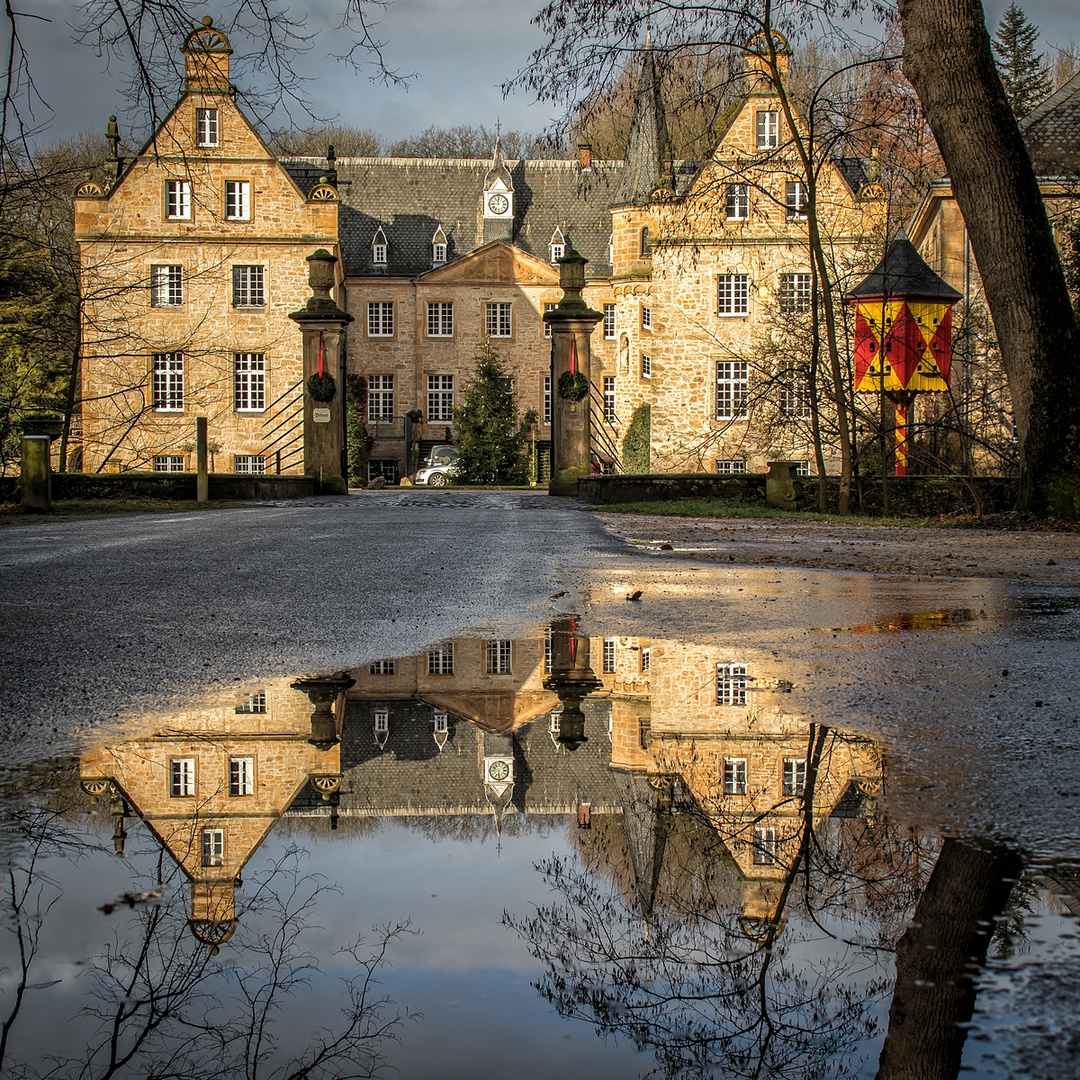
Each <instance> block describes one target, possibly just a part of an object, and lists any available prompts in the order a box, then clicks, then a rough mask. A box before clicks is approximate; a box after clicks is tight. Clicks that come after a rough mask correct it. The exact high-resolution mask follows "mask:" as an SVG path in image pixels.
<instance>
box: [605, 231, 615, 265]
mask: <svg viewBox="0 0 1080 1080" xmlns="http://www.w3.org/2000/svg"><path fill="white" fill-rule="evenodd" d="M607 261H608V262H609V263H611V265H612V266H614V265H615V234H614V233H612V234H611V235H610V236H609V237H608V242H607Z"/></svg>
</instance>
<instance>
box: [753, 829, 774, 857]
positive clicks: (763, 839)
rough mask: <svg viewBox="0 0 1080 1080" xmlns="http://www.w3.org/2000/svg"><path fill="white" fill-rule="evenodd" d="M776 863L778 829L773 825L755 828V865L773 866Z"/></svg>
mask: <svg viewBox="0 0 1080 1080" xmlns="http://www.w3.org/2000/svg"><path fill="white" fill-rule="evenodd" d="M775 862H776V829H774V828H773V826H771V825H755V826H754V865H755V866H772V865H773V863H775Z"/></svg>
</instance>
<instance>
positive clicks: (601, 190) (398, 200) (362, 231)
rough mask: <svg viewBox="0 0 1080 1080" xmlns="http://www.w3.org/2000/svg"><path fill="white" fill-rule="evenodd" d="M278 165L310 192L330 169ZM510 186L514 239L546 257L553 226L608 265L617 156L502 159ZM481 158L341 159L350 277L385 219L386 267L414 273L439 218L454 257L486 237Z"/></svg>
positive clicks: (591, 270)
mask: <svg viewBox="0 0 1080 1080" xmlns="http://www.w3.org/2000/svg"><path fill="white" fill-rule="evenodd" d="M282 164H283V165H284V166H285V168H286V169H288V171H289V173H290V174H291V175H292V177H293V178H294V179H295V180H296V182H297V184H299V186H300V188H301V190H303V191H310V190H311V188H313V187H314V186H315V185H316V184H317V183H318V181H319V177H320V176H324V175H326V172H327V167H326V161H325V159H324V158H286V159H283V160H282ZM506 164H507V168H508V169H509V172H510V176H511V179H512V181H513V189H514V237H513V241H512V242H513V244H514V245H515V246H516V247H519V248H521V249H522V250H523V251H527V252H529V253H530V254H532V255H535V256H536V257H537V258H540V259H543V260H544V261H545V262H547V261H548V258H549V254H550V253H549V251H548V245H549V244H550V242H551V237H552V234H553V233H554V232H555V229H556V228H561V229H562V232H563V235H564V237H565V240H566V243H567V244H572V245H573V246H574V247H575V248H577V250H578V251H580V252H581V254H582V255H584V256H585V258H587V259H588V260H589V265H588V266H587V268H586V270H587V273H588V274H589V275H590V276H597V277H602V276H605V275H607V274H609V273H610V272H611V262H610V257H609V248H608V245H609V242H610V238H611V214H610V213H609V210H608V208H609V207H610V206H611V205H612V203H613V202H614V201H615V191H616V187H617V184H618V179H619V175H620V173H621V171H622V167H623V166H622V162H620V161H594V162H593V166H592V169H587V170H582V169H581V168H580V167H579V166H578V163H577V161H546V160H540V161H530V160H524V159H522V160H518V161H509V162H507V163H506ZM490 169H491V161H490V160H489V159H486V158H339V159H338V161H337V182H338V193H339V195H340V196H341V207H340V211H339V219H338V221H339V224H338V230H339V235H340V239H341V249H342V257H343V259H344V263H345V274H346V276H347V277H354V278H355V277H371V276H375V275H376V274H377V273H378V272H379V271H376V270H375V268H373V267H372V265H371V241H372V239H373V238H374V236H375V233H376V230H377V229H378V228H379V227H380V226H381V227H382V229H383V231H384V232H385V234H386V239H387V244H388V247H389V251H388V259H387V266H386V268H385V273H386V275H387V276H389V277H415V276H416V275H418V274H421V273H423V272H424V271H425V270H430V269H431V240H432V237H433V236H434V235H435V230H436V229H437V228H438V227H439V226H440V225H441V226H442V228H443V231H444V232H445V233H446V239H447V244H448V256H449V259H450V260H451V261H452V260H454V259H456V258H460V257H461V256H463V255H467V254H468V253H469V252H470V251H473V250H475V249H476V248H478V247H480V246H481V245H482V244H483V242H484V224H483V217H482V214H481V198H482V194H483V191H484V179H485V177H486V176H487V174H488V172H489V171H490Z"/></svg>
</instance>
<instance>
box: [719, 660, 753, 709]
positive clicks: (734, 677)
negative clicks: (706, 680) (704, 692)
mask: <svg viewBox="0 0 1080 1080" xmlns="http://www.w3.org/2000/svg"><path fill="white" fill-rule="evenodd" d="M748 681H749V680H748V679H747V677H746V665H745V664H717V665H716V704H717V705H745V704H746V685H747V682H748Z"/></svg>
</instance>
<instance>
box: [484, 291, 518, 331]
mask: <svg viewBox="0 0 1080 1080" xmlns="http://www.w3.org/2000/svg"><path fill="white" fill-rule="evenodd" d="M484 328H485V330H486V332H487V336H488V337H490V338H508V337H513V336H514V316H513V305H512V304H511V303H510V301H509V300H491V301H488V302H487V303H486V304H485V305H484Z"/></svg>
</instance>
